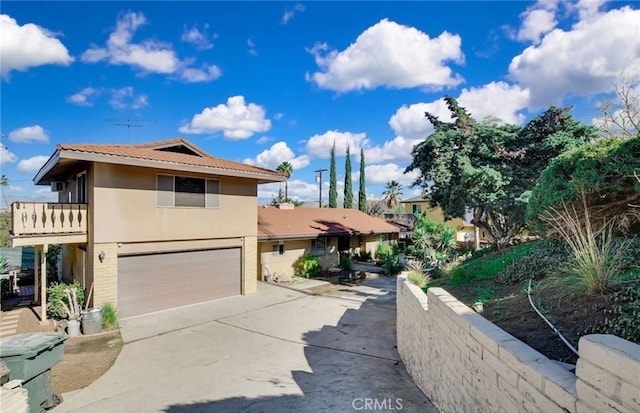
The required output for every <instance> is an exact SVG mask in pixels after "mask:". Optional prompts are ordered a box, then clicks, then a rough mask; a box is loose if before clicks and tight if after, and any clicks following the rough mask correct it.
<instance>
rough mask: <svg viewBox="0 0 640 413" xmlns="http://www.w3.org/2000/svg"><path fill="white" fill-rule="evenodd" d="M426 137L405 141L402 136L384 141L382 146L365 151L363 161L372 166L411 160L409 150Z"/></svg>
mask: <svg viewBox="0 0 640 413" xmlns="http://www.w3.org/2000/svg"><path fill="white" fill-rule="evenodd" d="M425 122H426V120H425ZM427 136H428V135H424V136H423V137H422V139H407V138H405V137H403V136H396V137H395V138H394V139H392V140H390V141H386V142H385V143H384V144H382V146H379V145H378V146H374V147H373V148H368V149H365V151H364V157H365V161H366V162H367V163H372V164H373V163H378V162H388V161H408V160H411V150H412V149H413V147H414V146H415V145H417V144H418V143H420V142H422V141H423V140H424V139H425V138H426V137H427Z"/></svg>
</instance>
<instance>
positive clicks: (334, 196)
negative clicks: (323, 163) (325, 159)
mask: <svg viewBox="0 0 640 413" xmlns="http://www.w3.org/2000/svg"><path fill="white" fill-rule="evenodd" d="M337 186H338V181H337V177H336V143H335V142H334V143H333V146H332V147H331V166H329V208H338V189H337Z"/></svg>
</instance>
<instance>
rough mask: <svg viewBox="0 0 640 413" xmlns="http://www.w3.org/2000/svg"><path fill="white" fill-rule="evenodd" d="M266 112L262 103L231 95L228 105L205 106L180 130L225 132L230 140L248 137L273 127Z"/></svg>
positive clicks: (184, 131)
mask: <svg viewBox="0 0 640 413" xmlns="http://www.w3.org/2000/svg"><path fill="white" fill-rule="evenodd" d="M265 113H266V112H265V110H264V108H263V107H262V106H260V105H257V104H255V103H249V104H245V101H244V96H231V97H230V98H229V99H227V103H226V105H225V104H223V103H221V104H219V105H218V106H215V107H209V108H204V110H203V111H202V112H201V113H198V114H196V115H194V116H193V119H191V122H189V123H187V124H185V125H182V126H181V127H180V128H179V129H178V130H179V131H180V132H181V133H189V134H203V133H216V132H223V135H224V137H225V138H226V139H229V140H241V139H247V138H248V137H250V136H251V135H253V134H254V133H257V132H266V131H268V130H269V129H270V128H271V121H270V120H269V119H266V118H265Z"/></svg>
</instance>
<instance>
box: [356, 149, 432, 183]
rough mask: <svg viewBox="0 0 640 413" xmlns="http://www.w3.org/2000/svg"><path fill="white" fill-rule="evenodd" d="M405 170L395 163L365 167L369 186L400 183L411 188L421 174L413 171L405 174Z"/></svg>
mask: <svg viewBox="0 0 640 413" xmlns="http://www.w3.org/2000/svg"><path fill="white" fill-rule="evenodd" d="M365 156H366V155H365ZM404 170H405V167H403V166H398V165H396V164H394V163H388V164H381V165H370V166H365V175H366V177H367V185H373V184H384V183H386V182H389V181H398V182H400V184H402V185H403V186H405V187H408V186H411V184H412V183H413V182H414V181H415V180H416V178H418V176H419V175H420V173H419V171H417V170H413V171H411V172H409V173H408V174H405V173H404Z"/></svg>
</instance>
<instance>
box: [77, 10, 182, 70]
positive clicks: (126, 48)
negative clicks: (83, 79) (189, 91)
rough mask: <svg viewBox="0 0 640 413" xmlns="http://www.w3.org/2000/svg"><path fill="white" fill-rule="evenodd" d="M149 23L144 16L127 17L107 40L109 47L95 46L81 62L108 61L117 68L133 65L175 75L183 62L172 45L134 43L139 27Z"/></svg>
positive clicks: (86, 53)
mask: <svg viewBox="0 0 640 413" xmlns="http://www.w3.org/2000/svg"><path fill="white" fill-rule="evenodd" d="M146 23H147V19H146V18H145V17H144V15H143V14H142V13H127V14H125V15H123V16H122V17H121V18H120V19H119V20H118V22H117V23H116V29H115V31H114V32H113V33H111V35H110V36H109V39H108V40H107V44H106V47H104V48H100V47H96V46H92V47H91V48H90V49H88V50H87V51H85V52H84V53H83V54H82V61H84V62H89V63H95V62H98V61H100V60H108V61H109V63H111V64H116V65H122V64H127V65H133V66H137V67H139V68H141V69H143V70H145V71H147V72H151V73H165V74H168V73H174V72H176V71H177V70H178V68H179V67H180V60H179V59H178V58H177V57H176V54H175V52H174V51H173V49H171V46H170V45H167V44H165V43H161V42H158V41H155V40H146V41H144V42H143V43H137V44H136V43H131V41H132V40H133V35H134V33H135V32H136V30H138V28H140V26H142V25H144V24H146Z"/></svg>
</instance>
